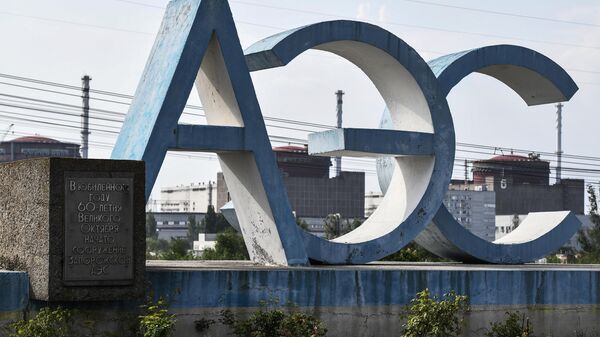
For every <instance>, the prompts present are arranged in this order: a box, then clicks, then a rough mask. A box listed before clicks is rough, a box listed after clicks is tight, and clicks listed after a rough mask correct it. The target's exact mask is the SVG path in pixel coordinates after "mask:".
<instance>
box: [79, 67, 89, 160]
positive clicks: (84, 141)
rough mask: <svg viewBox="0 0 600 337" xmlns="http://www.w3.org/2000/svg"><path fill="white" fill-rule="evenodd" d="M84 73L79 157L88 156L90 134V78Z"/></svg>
mask: <svg viewBox="0 0 600 337" xmlns="http://www.w3.org/2000/svg"><path fill="white" fill-rule="evenodd" d="M91 79H92V78H91V77H89V76H88V75H85V76H83V77H82V78H81V81H82V83H81V94H82V95H81V98H82V99H83V114H82V115H81V157H82V158H87V157H88V138H89V135H90V80H91Z"/></svg>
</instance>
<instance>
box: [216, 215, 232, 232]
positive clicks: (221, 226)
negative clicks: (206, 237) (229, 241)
mask: <svg viewBox="0 0 600 337" xmlns="http://www.w3.org/2000/svg"><path fill="white" fill-rule="evenodd" d="M227 229H231V230H233V228H232V227H231V225H230V224H229V222H228V221H227V219H225V216H224V215H223V214H221V213H217V222H216V225H215V233H222V232H224V231H226V230H227Z"/></svg>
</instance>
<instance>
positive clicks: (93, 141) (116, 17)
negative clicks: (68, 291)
mask: <svg viewBox="0 0 600 337" xmlns="http://www.w3.org/2000/svg"><path fill="white" fill-rule="evenodd" d="M166 3H167V1H163V0H137V1H128V0H103V1H91V0H53V1H42V0H3V1H2V2H0V41H1V44H0V46H1V47H0V94H2V95H3V96H0V130H4V129H5V128H6V127H7V126H8V125H9V124H10V123H14V124H15V126H14V128H13V129H12V131H14V135H13V134H10V135H8V137H7V139H10V138H11V137H16V136H21V135H27V134H39V135H43V136H49V137H54V138H57V139H62V140H69V141H78V140H79V137H80V135H79V130H78V129H77V126H78V125H79V117H78V114H79V112H78V110H77V106H78V105H80V101H81V100H80V98H79V97H78V95H79V92H78V91H77V90H76V89H74V88H73V87H70V86H75V87H78V86H80V78H81V76H82V75H84V74H89V75H90V76H91V77H92V79H93V80H92V82H91V86H92V89H96V90H102V91H107V92H109V93H108V94H101V93H95V94H93V95H92V96H93V98H94V99H93V100H92V102H91V106H92V108H94V109H99V110H98V111H92V117H93V119H92V120H91V128H92V134H91V136H90V157H93V158H107V157H109V155H110V151H111V146H112V144H113V143H114V141H115V138H116V132H118V130H119V122H118V120H120V119H122V118H123V114H124V113H126V112H127V103H128V102H129V101H130V100H129V99H128V98H127V95H132V94H133V93H134V91H135V88H136V86H137V83H138V81H139V78H140V76H141V74H142V71H143V68H144V65H145V62H146V59H147V57H148V54H149V52H150V49H151V47H152V44H153V41H154V37H155V35H156V32H157V31H158V29H159V26H160V23H161V20H162V15H163V11H164V7H165V6H166ZM230 4H231V7H232V12H233V16H234V19H235V20H236V24H237V29H238V34H239V36H240V39H241V43H242V47H243V48H246V47H248V46H250V45H251V44H252V43H253V42H256V41H258V40H260V39H262V38H265V37H267V36H269V35H272V34H275V33H277V32H280V31H282V30H286V29H289V28H294V27H297V26H301V25H306V24H309V23H314V22H319V21H327V20H336V19H353V20H361V21H367V22H371V23H375V24H377V25H380V26H382V27H383V28H385V29H387V30H389V31H391V32H393V33H394V34H396V35H397V36H399V37H400V38H402V39H403V40H405V41H406V42H407V43H409V44H410V45H411V46H413V47H414V48H415V49H416V50H417V51H418V52H419V53H420V54H421V55H422V57H423V58H424V59H425V60H430V59H433V58H436V57H438V56H441V55H443V54H446V53H452V52H456V51H460V50H465V49H471V48H476V47H480V46H485V45H492V44H516V45H521V46H525V47H528V48H531V49H535V50H537V51H539V52H541V53H543V54H545V55H546V56H548V57H550V58H552V59H553V60H555V61H556V62H558V63H559V64H560V65H561V66H563V67H564V68H565V69H567V71H568V72H569V73H570V75H571V76H572V77H573V78H574V79H575V81H576V82H577V84H578V85H579V87H580V90H579V92H578V93H576V94H575V96H574V98H573V99H572V100H571V101H570V102H568V103H566V104H565V108H564V119H563V125H564V131H563V134H564V136H563V149H564V151H565V153H567V154H573V155H584V156H592V157H597V156H599V154H600V153H599V152H600V151H599V150H598V146H597V144H598V132H597V130H598V127H599V126H600V123H599V122H600V116H599V115H598V113H597V111H598V109H597V104H598V103H597V102H598V99H599V96H600V95H599V94H600V64H598V63H599V62H598V61H597V60H599V59H600V3H599V2H598V1H593V0H589V1H583V0H581V1H560V0H549V1H539V0H536V1H515V0H506V1H502V2H499V1H494V2H491V1H490V2H487V1H486V2H481V1H475V0H461V1H438V0H423V1H421V0H394V1H392V0H388V1H385V0H381V1H375V0H373V1H356V0H344V1H342V0H319V1H316V0H305V1H291V0H277V1H275V0H248V1H246V0H243V1H242V0H239V1H238V0H231V1H230ZM14 76H18V77H24V78H26V79H35V80H41V81H46V82H51V83H45V82H39V81H38V82H35V81H34V82H32V81H31V80H22V79H19V78H15V77H14ZM252 78H253V80H254V86H255V89H256V92H257V95H258V99H259V102H260V105H261V108H262V111H263V114H264V115H265V116H271V117H278V118H286V119H293V120H297V121H306V122H311V123H319V124H327V125H334V124H335V96H334V92H335V91H336V90H338V89H342V90H344V91H345V92H346V95H345V96H344V99H345V101H344V113H345V114H344V125H345V126H354V127H376V125H377V124H378V120H379V117H380V114H381V111H382V110H383V108H384V103H383V100H382V99H381V96H380V95H379V93H378V92H377V90H376V89H375V87H374V86H373V85H372V84H371V83H370V81H369V80H368V79H367V78H366V76H365V75H364V74H362V73H361V72H360V70H358V69H357V68H355V67H354V66H353V65H351V64H350V63H348V62H346V61H344V60H342V59H340V58H338V57H336V56H333V55H330V54H325V53H322V52H312V51H311V52H308V53H305V54H303V55H302V56H300V57H299V58H298V59H296V60H294V61H293V62H292V63H291V64H290V65H288V66H286V67H283V68H277V69H273V70H267V71H262V72H258V73H253V74H252ZM63 84H66V85H67V86H61V85H63ZM32 88H33V89H32ZM40 89H41V90H40ZM50 91H52V92H50ZM115 94H117V95H115ZM123 95H124V96H123ZM33 99H35V100H38V101H35V100H33ZM39 100H43V101H46V102H41V101H39ZM111 101H112V102H111ZM448 101H449V104H450V108H451V111H452V114H453V117H454V123H455V127H456V137H457V141H458V142H462V143H470V144H482V145H489V146H495V147H504V148H515V149H524V150H534V151H538V152H548V153H552V152H554V151H555V148H556V128H555V126H556V115H555V111H556V108H555V107H554V106H553V105H545V106H537V107H527V106H526V105H525V104H524V103H523V102H522V101H521V100H520V99H519V98H518V96H517V95H516V94H514V93H513V92H511V91H510V90H509V89H508V88H507V87H505V86H504V85H503V84H501V83H498V82H495V81H494V80H492V79H491V78H487V77H485V76H484V75H471V76H469V77H468V78H466V79H465V80H464V81H463V82H462V83H461V84H460V85H459V86H457V87H456V88H455V89H454V90H453V91H452V92H451V94H450V96H449V99H448ZM56 103H59V104H56ZM189 103H190V104H192V105H198V106H199V105H201V102H200V101H199V99H198V98H197V95H196V93H195V92H192V95H191V97H190V101H189ZM189 111H190V112H192V114H191V115H186V116H184V117H183V119H182V121H183V122H190V123H204V120H203V119H202V118H201V117H199V116H197V114H198V113H201V111H198V110H194V109H189ZM94 114H95V115H94ZM194 114H195V115H194ZM267 124H270V125H274V126H277V125H279V126H286V124H282V123H279V124H277V123H275V122H267ZM288 126H289V125H288ZM301 128H302V127H301ZM269 133H270V134H271V135H273V136H285V137H292V138H298V139H305V138H306V135H307V131H292V130H289V129H282V128H277V127H269ZM273 145H283V144H282V143H273ZM467 151H473V149H469V148H460V147H459V151H458V152H457V154H456V156H457V158H459V159H465V158H466V159H469V160H471V159H475V158H487V157H489V156H491V155H492V152H493V150H480V151H479V152H484V153H473V152H467ZM475 152H478V151H475ZM505 152H506V150H505ZM542 158H543V159H548V160H552V159H553V158H552V157H550V156H548V155H543V156H542ZM565 160H566V161H571V163H565V164H564V166H568V167H572V168H575V167H580V168H585V170H583V171H577V170H571V171H568V172H565V173H564V174H563V176H564V175H566V176H572V177H577V178H584V179H586V180H588V181H589V182H598V181H599V180H600V174H598V173H596V172H595V171H593V170H595V169H597V168H598V166H599V165H600V163H598V162H597V161H593V160H589V161H582V160H580V159H568V160H567V159H565ZM344 165H345V167H346V168H347V169H350V170H362V171H366V174H367V190H375V191H376V190H378V186H377V184H376V177H375V175H374V165H373V164H372V163H371V162H369V161H359V160H349V161H345V162H344ZM218 170H219V165H218V162H217V160H216V159H215V157H214V156H212V155H208V154H201V155H196V154H189V155H182V154H177V155H170V156H169V157H168V158H167V159H166V161H165V164H164V165H163V169H162V171H161V174H160V177H159V180H158V181H157V184H156V187H160V186H168V185H177V184H188V183H190V182H202V181H207V180H215V179H216V172H217V171H218ZM462 172H463V168H462V167H461V166H460V165H458V166H457V167H456V169H455V176H456V177H462V176H463V173H462ZM155 191H156V188H155ZM155 197H158V195H157V193H155Z"/></svg>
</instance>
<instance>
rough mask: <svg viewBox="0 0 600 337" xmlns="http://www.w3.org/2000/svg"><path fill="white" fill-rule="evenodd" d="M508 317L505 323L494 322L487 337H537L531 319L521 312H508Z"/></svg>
mask: <svg viewBox="0 0 600 337" xmlns="http://www.w3.org/2000/svg"><path fill="white" fill-rule="evenodd" d="M506 315H507V316H508V317H507V318H506V320H505V321H504V322H492V328H491V330H490V331H488V332H487V333H486V334H485V336H486V337H535V335H534V334H533V328H532V327H531V324H529V318H525V316H524V315H523V317H522V318H521V315H520V314H519V312H518V311H517V312H508V311H507V312H506Z"/></svg>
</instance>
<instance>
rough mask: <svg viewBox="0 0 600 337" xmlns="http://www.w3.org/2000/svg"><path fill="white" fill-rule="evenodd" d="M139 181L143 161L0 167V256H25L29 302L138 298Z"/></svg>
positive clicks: (48, 161) (141, 248) (141, 244)
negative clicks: (33, 300) (28, 281)
mask: <svg viewBox="0 0 600 337" xmlns="http://www.w3.org/2000/svg"><path fill="white" fill-rule="evenodd" d="M144 183H145V178H144V163H143V162H141V161H124V160H95V159H93V160H89V159H70V158H40V159H31V160H23V161H16V162H11V163H3V164H0V256H5V257H9V258H14V257H15V256H18V257H19V258H20V259H22V260H24V262H25V265H26V271H27V272H28V274H29V279H30V296H31V299H36V300H44V301H100V300H118V299H127V298H138V297H140V296H142V295H143V293H144V269H145V251H146V241H145V240H146V234H145V200H144Z"/></svg>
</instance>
